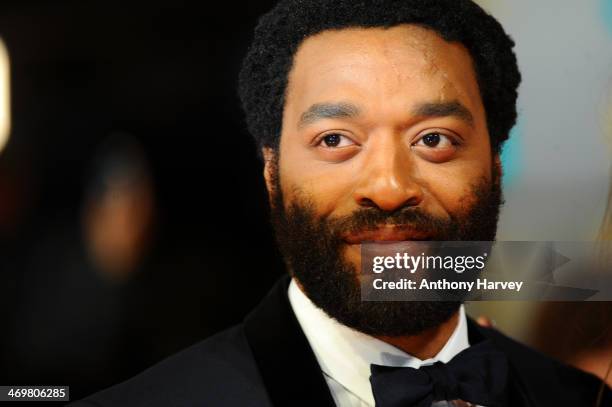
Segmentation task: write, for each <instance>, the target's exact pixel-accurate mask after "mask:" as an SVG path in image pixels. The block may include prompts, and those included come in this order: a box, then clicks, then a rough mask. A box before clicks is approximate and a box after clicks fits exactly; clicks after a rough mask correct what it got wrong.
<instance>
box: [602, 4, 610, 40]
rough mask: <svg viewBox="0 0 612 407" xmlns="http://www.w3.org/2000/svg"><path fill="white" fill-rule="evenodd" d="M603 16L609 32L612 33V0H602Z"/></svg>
mask: <svg viewBox="0 0 612 407" xmlns="http://www.w3.org/2000/svg"><path fill="white" fill-rule="evenodd" d="M601 17H602V18H603V21H604V24H605V25H606V28H607V29H608V32H609V33H610V34H612V0H601Z"/></svg>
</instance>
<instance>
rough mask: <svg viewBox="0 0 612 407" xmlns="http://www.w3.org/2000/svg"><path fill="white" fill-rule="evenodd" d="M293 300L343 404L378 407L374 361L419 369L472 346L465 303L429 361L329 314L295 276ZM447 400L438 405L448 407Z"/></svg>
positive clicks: (333, 391) (291, 291)
mask: <svg viewBox="0 0 612 407" xmlns="http://www.w3.org/2000/svg"><path fill="white" fill-rule="evenodd" d="M289 302H290V303H291V307H292V308H293V312H294V313H295V316H296V317H297V320H298V322H299V324H300V326H301V327H302V330H303V331H304V334H305V335H306V338H307V339H308V342H309V343H310V346H311V348H312V350H313V351H314V354H315V356H316V358H317V361H318V362H319V366H320V367H321V371H322V372H323V375H324V376H325V380H326V381H327V385H328V386H329V389H330V391H331V394H332V396H333V398H334V400H335V402H336V405H337V406H340V407H374V395H373V394H372V387H371V385H370V364H372V363H375V364H377V365H384V366H403V367H413V368H419V367H421V366H424V365H430V364H433V363H435V362H437V361H441V362H444V363H447V362H448V361H449V360H451V359H452V358H453V357H454V356H455V355H457V354H458V353H459V352H461V351H462V350H464V349H466V348H467V347H469V346H470V345H469V343H468V331H467V321H466V317H465V310H464V309H463V306H461V309H460V311H459V322H458V324H457V327H456V328H455V330H454V331H453V334H452V335H451V336H450V338H449V339H448V341H447V342H446V344H445V345H444V347H443V348H442V349H441V350H440V352H438V354H437V355H436V356H435V357H433V358H431V359H427V360H420V359H417V358H416V357H414V356H411V355H409V354H407V353H406V352H403V351H402V350H400V349H398V348H396V347H395V346H392V345H390V344H388V343H386V342H383V341H381V340H379V339H376V338H374V337H372V336H369V335H366V334H363V333H361V332H358V331H356V330H354V329H351V328H349V327H347V326H345V325H342V324H340V323H339V322H337V321H336V320H334V319H332V318H331V317H329V316H328V315H327V314H326V313H325V312H323V311H322V310H321V309H320V308H318V307H317V306H316V305H314V304H313V303H312V301H310V299H309V298H308V297H307V296H306V295H305V294H304V293H303V292H302V290H300V288H299V287H298V286H297V284H296V282H295V280H294V279H292V280H291V283H290V284H289ZM446 405H448V404H447V403H446V402H437V403H434V406H436V407H438V406H446Z"/></svg>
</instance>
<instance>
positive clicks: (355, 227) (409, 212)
mask: <svg viewBox="0 0 612 407" xmlns="http://www.w3.org/2000/svg"><path fill="white" fill-rule="evenodd" d="M453 224H454V223H453V219H452V218H449V219H441V218H438V217H436V216H433V215H431V214H429V213H427V212H425V211H424V210H423V209H421V208H418V207H412V208H400V209H398V210H396V211H393V212H388V211H383V210H381V209H379V208H374V207H373V208H362V209H358V210H357V211H355V212H353V213H352V214H350V215H347V216H344V217H341V218H335V219H332V220H329V221H328V226H329V228H330V231H331V232H332V234H333V235H334V236H341V235H345V234H351V233H359V232H369V231H374V230H377V229H379V228H382V227H386V226H389V227H406V228H411V229H414V230H418V231H422V232H426V233H429V234H432V235H440V234H446V233H448V231H449V230H450V229H452V227H453Z"/></svg>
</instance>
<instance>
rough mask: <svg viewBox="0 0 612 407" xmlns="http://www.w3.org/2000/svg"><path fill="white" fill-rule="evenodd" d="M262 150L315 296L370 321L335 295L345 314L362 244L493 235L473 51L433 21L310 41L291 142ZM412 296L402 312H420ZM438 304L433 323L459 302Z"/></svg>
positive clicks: (493, 195) (288, 251) (294, 263)
mask: <svg viewBox="0 0 612 407" xmlns="http://www.w3.org/2000/svg"><path fill="white" fill-rule="evenodd" d="M264 154H265V156H266V159H267V161H266V168H265V173H266V179H267V181H268V189H269V191H270V196H271V202H272V210H273V218H274V219H275V220H274V222H275V226H276V231H277V236H278V238H279V241H280V243H281V249H282V251H283V254H284V255H285V258H286V260H287V262H288V263H289V268H290V271H291V272H292V273H293V274H294V276H295V277H296V278H297V279H298V281H299V282H300V283H301V285H302V287H303V288H304V289H305V291H306V293H307V294H308V295H309V297H310V298H311V299H312V300H313V301H314V302H315V303H316V304H317V305H319V306H321V307H322V308H323V309H324V310H326V311H328V313H330V315H332V316H333V317H336V318H338V319H340V320H341V322H344V323H346V324H348V325H354V326H355V327H357V328H358V329H360V328H359V326H358V325H359V324H360V322H359V321H356V320H353V321H347V320H348V319H351V318H352V317H351V316H347V315H343V316H342V315H333V314H334V312H335V310H333V309H331V310H330V309H329V308H333V306H330V305H329V304H327V303H326V302H329V301H327V300H326V299H325V297H326V296H327V297H329V296H331V295H332V294H333V295H334V296H335V298H334V299H333V300H334V301H336V302H344V303H345V305H346V306H345V310H344V311H338V312H344V313H347V312H350V311H349V309H354V308H355V307H358V304H356V303H354V302H355V301H357V300H356V298H353V297H354V296H355V295H356V294H355V290H354V289H355V287H358V280H357V270H359V267H360V243H361V242H362V241H373V240H374V241H376V240H394V241H397V240H493V238H494V234H495V224H496V221H497V214H498V210H499V201H500V196H499V185H498V181H499V176H498V171H496V170H498V166H497V164H494V163H498V157H497V156H495V157H493V156H492V153H491V147H490V143H489V134H488V131H487V126H486V117H485V111H484V107H483V104H482V100H481V98H480V93H479V89H478V83H477V80H476V75H475V72H474V68H473V65H472V61H471V58H470V55H469V53H468V51H467V50H466V49H465V48H464V47H463V46H462V45H460V44H456V43H448V42H446V41H445V40H443V39H442V38H441V37H439V36H438V35H437V34H436V33H435V32H433V31H430V30H428V29H425V28H421V27H418V26H414V25H402V26H396V27H392V28H389V29H383V28H369V29H360V28H354V29H342V30H336V31H325V32H322V33H320V34H317V35H315V36H312V37H309V38H307V39H306V40H305V41H304V42H303V43H302V44H301V46H300V48H299V49H298V51H297V53H296V55H295V57H294V65H293V68H292V70H291V72H290V74H289V82H288V87H287V92H286V100H285V108H284V113H283V123H282V134H281V139H280V145H279V149H278V151H277V152H274V151H271V150H266V151H265V152H264ZM292 242H293V243H292ZM296 242H300V243H299V244H297V243H296ZM292 244H293V247H292ZM309 257H310V258H309ZM339 269H340V271H339ZM338 274H341V275H338ZM334 279H335V280H334ZM326 284H327V285H326ZM325 285H326V286H325ZM347 285H350V286H351V290H350V292H349V289H348V288H347V287H346V286H347ZM334 287H335V288H337V290H336V291H335V292H332V291H334V290H333V288H334ZM345 290H346V291H345ZM343 296H344V297H351V298H343ZM330 300H331V299H330ZM350 302H353V304H352V305H351V304H348V303H350ZM347 304H348V305H347ZM391 306H393V305H389V304H382V305H381V307H383V308H380V309H379V310H378V311H380V312H382V313H384V312H388V311H389V308H388V307H391ZM409 306H410V304H403V305H401V306H400V307H404V308H402V312H399V308H398V309H397V310H398V313H403V314H406V315H407V314H410V312H406V311H407V308H405V307H409ZM440 306H441V307H444V306H445V307H446V308H444V310H443V312H441V314H440V316H439V317H434V319H436V318H437V319H444V318H448V317H449V316H450V315H451V314H452V312H451V311H452V310H454V309H456V304H454V305H452V306H449V305H448V304H446V305H444V304H441V305H440ZM384 307H387V308H384ZM428 307H429V308H427V309H428V311H429V313H430V314H431V313H432V312H433V313H435V312H434V311H432V310H433V308H435V305H431V306H428ZM431 307H433V308H431ZM408 311H409V310H408ZM364 312H365V311H364ZM353 317H354V318H353V319H361V320H363V319H366V318H367V317H364V316H363V315H362V316H353ZM412 317H413V319H414V318H418V315H416V314H414V315H412ZM343 318H344V320H342V319H343ZM440 322H442V321H437V323H440ZM432 324H433V325H435V324H436V321H433V320H432V321H429V322H424V323H422V324H420V325H419V327H413V329H412V331H414V330H418V329H423V328H424V327H425V325H432ZM403 325H405V324H403ZM361 329H362V330H365V331H372V332H368V333H376V332H374V331H376V330H379V331H385V329H384V327H382V326H381V327H378V328H372V329H370V328H367V327H366V328H363V327H362V328H361ZM400 330H401V329H400ZM408 331H410V329H408ZM390 332H394V333H396V334H400V332H399V331H397V330H394V329H389V330H386V333H390Z"/></svg>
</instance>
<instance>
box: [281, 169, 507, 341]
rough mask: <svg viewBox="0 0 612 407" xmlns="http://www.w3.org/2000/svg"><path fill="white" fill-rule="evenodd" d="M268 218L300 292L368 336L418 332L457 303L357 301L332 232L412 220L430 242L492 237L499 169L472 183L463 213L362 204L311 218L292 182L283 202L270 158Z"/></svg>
mask: <svg viewBox="0 0 612 407" xmlns="http://www.w3.org/2000/svg"><path fill="white" fill-rule="evenodd" d="M271 164H272V165H273V167H272V172H271V174H272V179H271V181H272V186H273V188H272V190H271V217H272V223H273V226H274V230H275V233H276V239H277V242H278V244H279V247H280V250H281V253H282V255H283V257H284V260H285V263H286V264H287V266H288V269H289V272H290V273H291V275H292V276H293V277H294V278H296V279H297V280H298V282H299V283H300V285H301V286H302V288H303V289H304V291H305V293H306V295H307V296H308V297H309V298H310V300H311V301H312V302H313V303H314V304H315V305H316V306H318V307H319V308H321V309H322V310H323V311H325V313H326V314H327V315H329V316H330V317H332V318H334V319H336V320H337V321H339V322H340V323H342V324H344V325H346V326H348V327H351V328H353V329H356V330H358V331H360V332H363V333H365V334H368V335H373V336H387V337H398V336H410V335H418V334H420V333H422V332H424V331H425V330H428V329H430V328H434V327H436V326H438V325H440V324H442V323H443V322H445V321H447V320H449V319H450V317H451V316H452V315H453V314H454V313H455V312H456V311H457V310H458V308H459V306H460V305H461V302H458V301H453V302H450V301H449V302H441V301H435V302H425V301H421V302H418V301H406V302H386V301H383V302H374V301H361V288H360V283H359V279H358V274H359V271H358V270H356V267H354V266H353V265H352V264H351V263H348V262H346V261H345V260H344V259H343V256H342V248H343V246H344V243H343V241H342V239H341V238H340V237H339V236H341V235H342V234H343V233H345V232H348V231H358V230H365V229H370V228H374V227H377V226H380V225H385V224H387V225H412V226H414V227H415V228H416V229H417V230H423V231H427V232H429V233H432V234H433V239H432V240H437V241H454V240H465V241H493V240H495V234H496V229H497V220H498V216H499V208H500V206H501V204H502V194H501V187H500V185H499V175H498V174H493V175H494V176H493V182H489V181H487V180H481V181H480V183H479V184H478V185H475V186H474V187H473V191H474V197H475V198H476V202H475V203H474V204H473V205H472V207H471V208H470V209H469V210H468V211H467V214H466V215H463V216H461V217H453V218H451V219H449V220H446V219H439V218H436V217H434V216H432V215H430V214H428V213H426V212H424V211H423V210H422V209H420V208H418V207H406V208H400V209H398V210H397V211H393V212H385V211H382V210H380V209H378V208H363V209H359V210H357V211H355V212H354V213H353V214H351V215H350V216H347V217H343V218H340V219H326V218H320V217H317V215H316V211H315V205H314V203H313V201H312V200H311V199H310V198H309V197H308V196H305V194H304V193H303V192H301V191H300V190H299V189H295V192H296V194H295V198H294V200H293V201H292V202H291V203H290V204H289V205H288V207H287V209H286V208H285V203H284V198H283V195H282V192H281V188H280V180H279V174H278V166H277V165H276V164H277V162H273V163H271Z"/></svg>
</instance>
